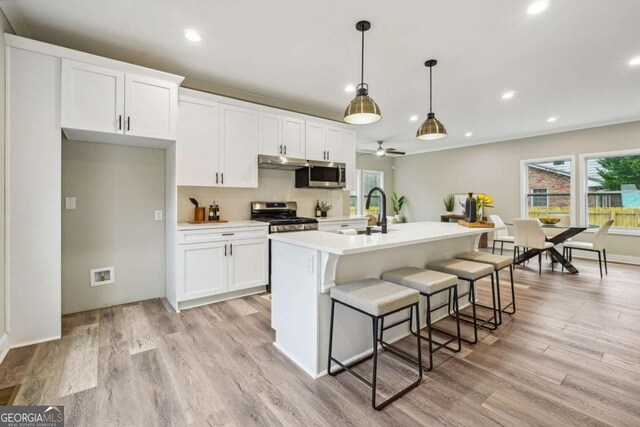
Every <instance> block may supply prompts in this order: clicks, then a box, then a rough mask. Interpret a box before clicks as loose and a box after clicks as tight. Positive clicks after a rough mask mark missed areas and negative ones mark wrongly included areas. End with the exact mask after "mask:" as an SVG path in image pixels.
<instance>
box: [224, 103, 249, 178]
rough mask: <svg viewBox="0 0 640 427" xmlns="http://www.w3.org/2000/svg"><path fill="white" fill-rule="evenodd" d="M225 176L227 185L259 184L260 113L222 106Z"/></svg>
mask: <svg viewBox="0 0 640 427" xmlns="http://www.w3.org/2000/svg"><path fill="white" fill-rule="evenodd" d="M220 134H221V146H222V152H221V156H222V172H221V173H222V175H221V178H220V184H221V185H224V186H225V187H245V188H257V187H258V112H257V111H254V110H249V109H246V108H241V107H236V106H232V105H225V104H221V105H220Z"/></svg>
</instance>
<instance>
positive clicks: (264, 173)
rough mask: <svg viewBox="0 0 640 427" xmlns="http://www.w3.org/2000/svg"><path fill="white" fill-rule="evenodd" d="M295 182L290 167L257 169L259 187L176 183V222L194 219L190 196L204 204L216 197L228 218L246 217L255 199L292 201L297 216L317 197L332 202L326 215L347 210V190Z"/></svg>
mask: <svg viewBox="0 0 640 427" xmlns="http://www.w3.org/2000/svg"><path fill="white" fill-rule="evenodd" d="M295 184H296V183H295V172H293V171H279V170H271V169H259V170H258V188H223V187H220V188H216V187H178V222H188V221H191V220H193V213H194V212H193V209H194V206H193V205H192V204H191V202H190V201H189V197H193V198H195V199H196V200H198V202H199V203H200V206H205V205H206V206H207V207H209V205H210V204H212V203H213V201H214V200H217V201H218V203H219V205H220V216H221V217H222V219H225V220H230V221H236V220H245V219H249V217H250V216H251V208H250V203H251V202H258V201H268V202H272V201H295V202H297V203H298V216H314V209H315V207H316V200H318V199H320V201H323V200H324V201H327V202H329V203H331V205H332V206H333V209H331V210H330V211H329V216H343V215H348V214H349V192H348V191H343V190H340V189H335V190H320V189H309V188H296V185H295Z"/></svg>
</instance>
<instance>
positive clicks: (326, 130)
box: [306, 122, 347, 163]
mask: <svg viewBox="0 0 640 427" xmlns="http://www.w3.org/2000/svg"><path fill="white" fill-rule="evenodd" d="M344 132H347V131H343V130H342V129H338V128H334V127H331V126H325V125H323V124H320V123H314V122H307V135H306V136H307V146H306V150H307V159H309V160H324V161H330V162H341V163H344V162H345V150H344V147H343V145H344V144H343V142H342V139H343V136H342V135H343V133H344Z"/></svg>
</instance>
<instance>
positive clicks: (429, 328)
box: [426, 295, 433, 371]
mask: <svg viewBox="0 0 640 427" xmlns="http://www.w3.org/2000/svg"><path fill="white" fill-rule="evenodd" d="M426 300H427V336H428V338H427V339H428V341H429V366H428V367H427V368H426V370H427V371H430V370H431V369H433V327H432V326H431V297H430V296H429V295H427V298H426Z"/></svg>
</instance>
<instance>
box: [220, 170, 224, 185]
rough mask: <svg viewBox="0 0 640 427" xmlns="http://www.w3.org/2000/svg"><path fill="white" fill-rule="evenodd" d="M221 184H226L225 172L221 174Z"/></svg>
mask: <svg viewBox="0 0 640 427" xmlns="http://www.w3.org/2000/svg"><path fill="white" fill-rule="evenodd" d="M220 184H223V185H224V172H222V173H221V174H220Z"/></svg>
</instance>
